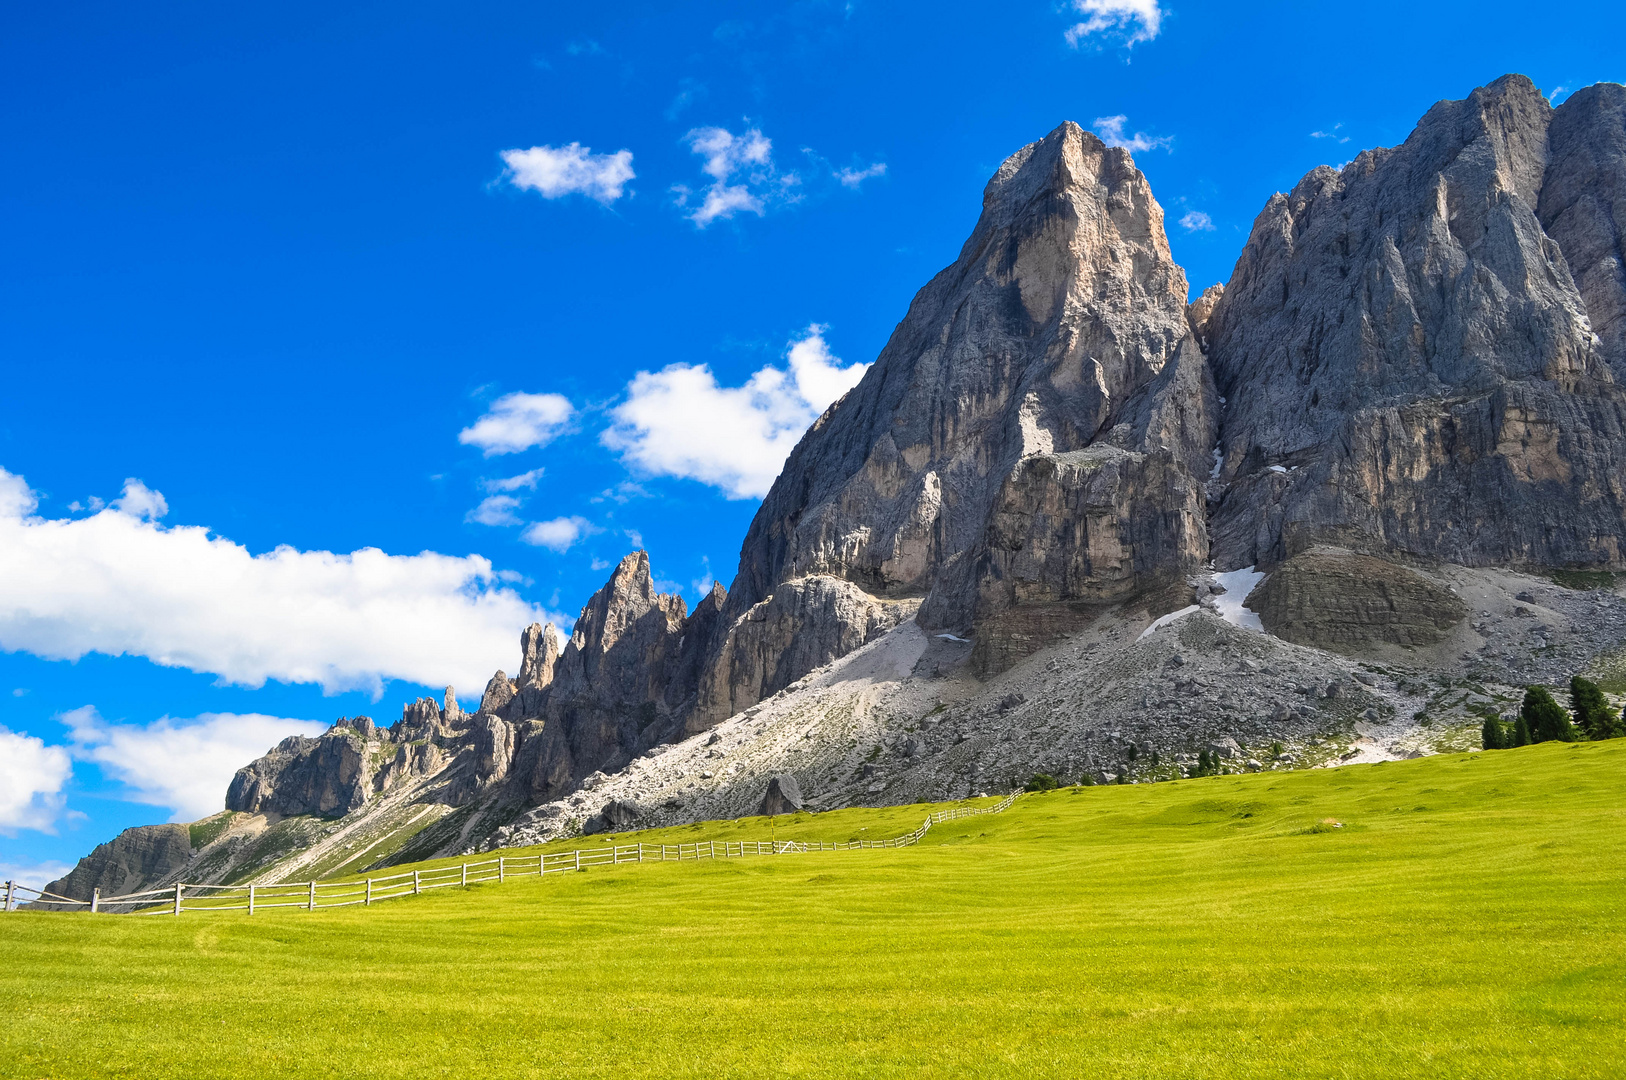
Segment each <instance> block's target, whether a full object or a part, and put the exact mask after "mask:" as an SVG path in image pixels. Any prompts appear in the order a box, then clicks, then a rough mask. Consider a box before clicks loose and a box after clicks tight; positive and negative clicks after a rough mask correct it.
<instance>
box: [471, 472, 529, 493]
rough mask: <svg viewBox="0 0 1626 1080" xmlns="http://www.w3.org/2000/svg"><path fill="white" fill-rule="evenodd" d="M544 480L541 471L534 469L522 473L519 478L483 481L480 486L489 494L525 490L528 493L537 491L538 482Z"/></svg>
mask: <svg viewBox="0 0 1626 1080" xmlns="http://www.w3.org/2000/svg"><path fill="white" fill-rule="evenodd" d="M540 479H542V470H541V469H532V470H531V471H530V472H522V473H520V474H519V475H518V476H506V477H502V478H500V479H496V480H481V481H480V486H481V487H483V488H485V489H486V490H487V491H488V492H491V491H518V490H520V489H521V488H524V489H525V490H527V491H535V490H536V482H537V481H538V480H540Z"/></svg>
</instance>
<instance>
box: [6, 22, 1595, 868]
mask: <svg viewBox="0 0 1626 1080" xmlns="http://www.w3.org/2000/svg"><path fill="white" fill-rule="evenodd" d="M1623 30H1626V16H1623V15H1622V13H1621V11H1620V10H1619V8H1618V7H1617V6H1616V5H1604V4H1597V5H1591V4H1575V5H1567V6H1565V7H1564V8H1563V9H1562V15H1561V16H1554V17H1547V16H1540V17H1538V18H1534V19H1533V18H1532V9H1530V8H1529V7H1528V5H1512V4H1497V3H1474V4H1468V3H1449V4H1432V5H1418V4H1404V5H1401V4H1389V3H1368V4H1363V5H1359V6H1358V7H1355V6H1349V5H1320V4H1304V5H1289V4H1256V5H1220V4H1201V3H1194V2H1180V0H1170V2H1168V3H1163V2H1162V0H1079V2H1078V3H1072V2H1065V3H1058V2H1055V0H1037V2H1032V3H1029V2H1026V0H1009V2H1006V3H1002V4H997V5H994V4H965V3H933V4H926V3H878V2H865V0H854V2H851V3H839V2H832V3H826V2H803V3H783V4H765V3H759V4H723V3H719V4H681V5H680V4H656V3H645V4H628V5H603V4H580V5H574V4H532V5H518V4H457V5H450V4H448V5H422V4H413V3H404V2H395V3H390V4H352V5H344V6H339V5H333V4H311V5H304V4H299V3H292V2H291V3H287V4H282V5H276V6H274V7H264V6H261V7H258V8H253V7H245V6H241V5H225V6H222V5H218V4H200V3H176V4H169V5H157V6H154V5H146V6H136V7H132V6H131V5H126V4H118V5H115V4H75V5H34V6H32V7H28V8H18V9H16V10H15V11H13V12H11V13H10V16H9V18H8V26H7V33H6V35H5V36H4V38H3V39H0V123H3V125H4V126H3V137H0V230H3V232H0V252H3V255H0V365H3V366H0V375H3V384H0V385H3V386H4V389H5V401H6V403H7V407H6V408H5V409H4V411H3V413H0V470H4V476H0V648H3V650H4V651H3V652H0V729H3V730H0V868H10V869H11V870H12V871H13V872H16V873H19V874H22V875H24V876H28V877H31V878H32V879H34V880H38V879H39V877H40V875H42V874H46V873H47V872H48V871H50V870H51V869H52V868H53V864H56V865H60V864H66V863H71V862H72V861H73V860H74V859H75V858H77V857H78V856H79V855H81V854H84V853H85V852H86V851H88V850H89V849H90V848H91V847H92V846H94V845H95V844H96V843H98V842H100V841H103V840H106V839H108V838H110V837H111V836H112V835H113V834H114V833H116V832H117V831H118V830H119V829H122V828H124V827H127V826H129V825H135V824H144V823H151V822H157V821H165V820H171V819H178V820H179V819H190V818H192V817H196V816H199V813H200V812H206V811H207V810H208V809H209V808H210V805H211V804H210V799H211V798H214V799H215V804H214V805H217V804H218V797H219V796H223V794H224V780H223V777H229V774H230V771H231V768H232V767H235V765H238V764H243V763H246V761H247V760H248V759H249V758H250V757H252V756H254V755H255V754H257V753H259V752H262V751H263V750H264V749H265V748H266V747H268V746H269V745H270V743H271V742H273V741H275V739H276V738H278V737H280V736H281V735H282V734H286V733H290V732H293V731H300V730H307V731H308V730H315V729H317V728H318V727H319V726H321V725H325V724H326V723H327V722H329V721H331V720H332V719H333V718H334V717H336V716H339V715H341V714H344V715H350V714H355V713H367V714H369V715H372V716H374V717H375V718H378V719H379V720H381V721H383V722H391V721H393V720H394V719H395V718H396V717H397V716H398V715H399V713H400V707H401V705H402V703H403V702H404V701H406V700H409V699H411V698H413V697H416V696H418V695H419V694H421V693H430V692H433V693H436V694H437V696H438V693H439V688H440V687H442V686H444V685H445V684H446V683H447V682H448V681H451V682H455V683H456V684H457V685H458V687H459V689H460V690H462V691H464V692H466V693H472V692H476V691H477V690H478V688H479V685H480V684H481V683H483V680H484V678H485V677H486V676H488V675H489V674H490V672H491V671H492V670H493V669H495V668H497V667H499V666H500V667H504V668H506V669H508V670H509V671H510V672H512V670H513V668H514V667H515V666H516V665H517V660H518V634H519V631H520V629H521V627H522V626H523V625H524V624H525V623H526V622H528V621H529V620H530V619H531V618H545V617H554V618H555V619H556V620H557V619H562V620H563V621H565V622H568V620H569V617H570V616H572V615H574V613H575V612H576V611H577V610H578V609H579V608H580V606H581V604H582V603H583V602H584V601H585V600H586V598H587V596H588V595H589V594H590V593H591V592H592V590H593V589H594V588H596V587H597V586H598V585H599V584H601V583H602V582H603V580H604V578H605V577H606V575H607V573H608V569H607V567H608V565H609V564H612V563H613V562H614V561H615V560H616V559H618V558H619V557H620V556H621V555H622V554H624V553H625V552H626V551H627V550H629V549H631V548H632V547H634V546H637V545H642V546H645V547H647V548H648V550H649V551H650V554H651V557H652V560H653V564H654V567H655V570H656V573H657V575H658V576H659V577H660V578H662V579H663V580H665V581H667V582H669V583H670V587H671V588H675V589H681V590H682V591H683V592H684V593H685V595H686V596H687V597H688V598H689V600H690V603H691V604H692V603H693V602H694V600H695V599H696V598H697V597H698V595H699V594H700V592H701V591H702V590H703V589H704V588H705V587H706V586H707V585H708V584H709V582H710V580H711V578H712V577H713V576H715V577H718V578H721V579H722V580H723V581H724V582H725V583H726V582H727V581H729V580H730V579H731V578H732V576H733V573H734V569H735V565H736V560H737V557H738V545H739V542H740V539H741V537H742V536H743V534H744V530H745V527H746V525H747V523H748V522H749V520H750V517H751V514H752V513H753V512H754V510H755V507H756V499H757V497H758V496H759V495H760V493H761V491H762V490H763V488H764V486H765V485H766V483H767V482H768V480H769V479H771V477H772V475H773V474H774V473H775V472H776V471H777V468H778V463H779V459H780V458H781V457H782V455H783V453H784V450H785V449H786V448H788V446H789V445H791V444H793V443H794V441H795V438H796V437H797V435H798V433H799V431H800V430H801V428H802V427H803V426H805V424H806V422H807V419H808V417H810V416H812V415H814V414H816V412H817V410H818V409H819V408H821V407H822V406H823V404H825V403H826V402H827V401H828V400H830V399H831V398H833V397H834V396H836V395H838V394H839V393H840V392H841V390H842V389H844V387H845V386H846V385H849V384H850V383H851V381H852V380H853V379H854V378H856V377H857V375H858V374H859V373H860V371H861V370H862V369H861V366H860V365H863V364H866V363H868V362H870V361H871V360H873V359H874V357H875V355H876V353H877V352H878V351H879V350H880V348H881V346H882V345H883V344H884V343H885V341H886V338H887V335H888V334H889V333H890V331H891V329H892V327H893V326H894V325H895V323H896V322H897V320H898V319H899V318H900V317H901V316H902V314H903V312H904V310H905V308H906V306H907V304H908V302H909V299H910V297H911V296H912V295H913V293H914V292H915V290H916V289H918V288H919V287H920V286H921V285H923V284H924V283H925V282H926V281H927V280H928V279H929V278H930V276H931V275H932V274H933V273H935V272H936V271H937V270H939V269H941V268H942V267H943V266H945V265H946V264H948V263H949V262H951V261H952V260H953V259H954V257H955V256H956V254H957V253H958V250H959V246H960V244H961V243H962V242H963V240H964V239H965V237H966V235H967V233H968V232H969V231H970V229H971V227H972V225H973V224H974V222H975V220H976V216H977V212H978V209H979V205H980V194H981V190H982V186H983V184H984V183H985V182H986V180H987V178H988V176H989V174H990V173H991V172H992V171H993V170H994V169H995V168H996V167H997V165H998V164H999V162H1000V161H1001V160H1002V159H1003V158H1004V157H1005V156H1006V155H1008V154H1009V153H1011V152H1012V151H1014V150H1015V149H1017V148H1018V147H1020V146H1021V145H1023V144H1024V143H1027V142H1030V141H1032V140H1034V139H1037V138H1040V137H1042V136H1043V135H1044V134H1045V133H1047V132H1048V131H1050V130H1051V129H1053V128H1054V127H1055V126H1056V125H1057V124H1058V123H1060V122H1061V121H1063V120H1067V119H1071V120H1076V121H1078V122H1079V123H1081V124H1083V125H1084V126H1086V127H1090V128H1093V129H1095V130H1097V131H1099V132H1102V133H1103V134H1106V135H1109V136H1111V137H1113V138H1114V139H1116V140H1118V141H1120V142H1123V143H1125V144H1127V145H1130V146H1131V148H1132V150H1133V152H1134V155H1135V159H1136V161H1137V163H1138V164H1139V165H1140V167H1141V168H1142V169H1143V170H1144V171H1145V172H1146V173H1147V175H1148V176H1149V177H1150V179H1151V182H1152V185H1153V190H1154V192H1155V193H1156V195H1157V197H1158V199H1159V200H1160V201H1161V202H1162V204H1163V206H1164V208H1165V210H1166V212H1167V215H1168V222H1169V231H1170V241H1171V244H1172V245H1173V248H1174V252H1175V256H1176V258H1177V259H1178V260H1179V261H1180V262H1181V263H1182V265H1184V266H1185V267H1186V269H1187V272H1188V274H1189V276H1190V280H1191V284H1192V286H1193V288H1194V290H1200V289H1201V288H1202V287H1204V286H1206V285H1208V284H1210V283H1212V282H1214V281H1223V280H1224V279H1225V278H1227V277H1228V276H1229V274H1230V269H1231V266H1232V264H1233V263H1234V262H1235V259H1236V256H1237V254H1238V252H1239V250H1240V248H1241V245H1242V242H1243V240H1244V239H1245V237H1246V235H1247V230H1248V228H1249V226H1250V224H1251V222H1252V220H1253V217H1254V216H1255V214H1257V213H1258V211H1259V210H1260V208H1261V207H1262V206H1263V204H1264V202H1265V200H1266V199H1267V198H1268V197H1269V196H1270V194H1271V193H1272V192H1275V191H1278V190H1283V189H1286V188H1288V187H1291V186H1292V184H1293V183H1294V182H1296V180H1297V179H1298V178H1299V177H1300V176H1301V175H1302V174H1303V173H1304V172H1306V171H1307V170H1309V169H1310V168H1312V167H1314V166H1316V165H1318V164H1334V165H1336V164H1340V163H1342V162H1343V161H1345V160H1347V159H1348V158H1350V157H1352V156H1353V155H1354V153H1355V152H1356V151H1357V150H1359V149H1362V148H1365V147H1368V146H1374V145H1392V144H1394V143H1396V142H1399V141H1400V140H1402V139H1403V138H1404V137H1405V136H1406V134H1407V132H1408V131H1409V130H1410V129H1411V127H1412V125H1413V124H1414V123H1415V121H1416V120H1417V118H1418V117H1419V116H1420V115H1421V114H1422V113H1423V112H1424V111H1425V110H1426V109H1427V108H1428V107H1429V105H1430V104H1432V103H1433V102H1434V101H1436V100H1439V99H1441V98H1446V97H1462V96H1464V95H1465V94H1466V93H1467V92H1468V91H1470V90H1471V89H1473V88H1474V87H1475V86H1478V85H1481V84H1483V83H1485V82H1487V81H1489V80H1491V79H1493V78H1496V77H1497V76H1499V75H1501V74H1504V73H1505V72H1509V71H1519V72H1523V73H1525V74H1527V75H1529V76H1530V77H1531V78H1533V79H1534V80H1535V81H1536V84H1537V85H1538V86H1540V87H1542V88H1543V89H1544V90H1545V91H1547V92H1549V93H1551V94H1553V95H1555V97H1556V98H1557V99H1559V100H1561V99H1562V97H1563V95H1564V94H1565V93H1568V92H1570V91H1573V90H1574V89H1575V88H1577V87H1580V86H1584V85H1587V84H1588V83H1592V82H1597V81H1600V80H1612V81H1621V80H1626V52H1622V50H1621V49H1620V46H1619V43H1620V41H1621V40H1622V31H1623ZM279 548H280V549H282V550H281V551H280V552H278V549H279ZM362 549H376V551H374V552H373V553H371V554H362V555H357V556H354V557H352V556H351V554H350V553H352V552H357V551H360V550H362ZM329 553H337V554H329ZM216 788H218V789H219V795H217V796H211V795H210V794H209V793H210V792H211V791H214V790H215V789H216ZM4 872H5V871H4V870H3V869H0V873H4Z"/></svg>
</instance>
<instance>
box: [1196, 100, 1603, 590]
mask: <svg viewBox="0 0 1626 1080" xmlns="http://www.w3.org/2000/svg"><path fill="white" fill-rule="evenodd" d="M1616 96H1618V95H1614V94H1612V93H1609V94H1605V93H1602V92H1600V93H1598V94H1594V95H1592V96H1590V97H1589V98H1588V99H1583V102H1582V105H1581V106H1579V107H1577V108H1576V109H1574V110H1570V108H1569V106H1568V103H1566V104H1565V105H1564V106H1561V107H1560V109H1559V110H1558V113H1559V115H1561V116H1562V117H1563V118H1564V119H1563V121H1562V122H1559V121H1555V120H1554V112H1553V110H1552V109H1551V108H1550V107H1549V106H1548V104H1547V102H1546V99H1544V98H1543V97H1542V96H1541V94H1540V92H1539V91H1538V90H1536V88H1535V87H1534V86H1533V85H1532V84H1531V83H1530V81H1529V80H1528V79H1526V78H1524V77H1523V76H1516V75H1513V76H1507V77H1505V78H1502V79H1499V80H1497V81H1496V82H1495V83H1492V84H1491V85H1490V86H1488V87H1485V88H1483V89H1480V90H1476V91H1475V92H1474V93H1473V94H1471V95H1470V96H1469V97H1468V99H1467V100H1465V101H1446V102H1441V103H1440V104H1438V105H1436V106H1435V107H1434V108H1433V109H1431V110H1429V112H1428V114H1427V115H1426V116H1424V117H1423V119H1422V121H1421V122H1420V123H1419V124H1418V126H1417V129H1416V131H1414V132H1413V133H1412V135H1411V137H1410V138H1408V139H1407V140H1406V142H1405V143H1404V144H1403V145H1401V146H1399V147H1396V148H1394V149H1380V150H1369V151H1365V152H1363V153H1361V154H1359V155H1358V156H1357V157H1356V158H1355V160H1354V161H1352V162H1351V163H1350V164H1349V165H1347V166H1345V167H1344V169H1343V170H1342V171H1334V170H1332V169H1330V168H1326V167H1322V168H1319V169H1316V170H1314V171H1313V172H1311V173H1310V174H1309V175H1307V176H1306V177H1305V178H1304V179H1303V180H1302V181H1301V182H1300V183H1299V185H1298V186H1297V187H1296V188H1295V189H1294V190H1293V191H1292V192H1291V193H1290V194H1288V195H1277V196H1275V197H1274V198H1272V199H1271V201H1270V203H1269V204H1268V205H1267V206H1266V207H1265V210H1264V211H1263V212H1262V213H1261V214H1260V215H1259V218H1258V220H1257V221H1256V222H1255V223H1254V229H1253V234H1252V236H1251V237H1250V238H1249V240H1248V244H1247V247H1246V248H1245V250H1244V251H1243V253H1242V256H1241V258H1240V259H1239V260H1238V262H1237V266H1236V271H1235V273H1234V275H1233V276H1232V279H1231V281H1230V283H1229V284H1228V285H1227V286H1226V288H1225V292H1224V296H1223V297H1222V298H1221V299H1220V300H1219V302H1218V303H1217V304H1216V305H1215V308H1214V311H1213V314H1212V316H1211V317H1210V318H1209V320H1208V322H1207V324H1206V325H1207V329H1208V332H1209V339H1210V340H1209V360H1210V362H1211V363H1212V364H1213V366H1214V370H1215V373H1216V377H1217V378H1218V380H1219V386H1220V390H1221V392H1222V393H1223V394H1224V395H1225V396H1226V397H1227V398H1228V404H1227V406H1226V408H1225V416H1224V423H1223V439H1222V447H1223V452H1224V463H1223V470H1222V472H1221V474H1220V479H1221V480H1222V481H1223V484H1224V488H1223V490H1222V491H1220V492H1218V493H1217V495H1218V497H1219V506H1218V509H1217V510H1216V512H1215V514H1214V518H1213V521H1212V524H1211V530H1212V533H1213V542H1214V558H1215V560H1216V563H1217V564H1218V565H1219V566H1220V568H1221V569H1231V568H1235V567H1241V566H1248V565H1250V564H1255V563H1259V564H1266V565H1269V564H1274V563H1276V562H1280V561H1282V560H1284V559H1287V558H1289V557H1291V556H1293V555H1295V554H1297V553H1298V552H1301V551H1305V550H1307V549H1309V548H1310V547H1312V546H1313V545H1316V544H1332V545H1337V546H1341V547H1345V548H1350V549H1353V550H1357V551H1366V552H1371V553H1376V554H1381V553H1384V552H1390V551H1398V552H1404V553H1407V554H1409V555H1411V556H1416V557H1422V558H1425V559H1435V560H1440V561H1447V562H1455V563H1459V564H1463V565H1502V566H1598V567H1619V566H1626V547H1623V538H1626V395H1623V393H1622V390H1621V388H1620V387H1619V386H1617V385H1616V384H1615V382H1614V378H1613V375H1612V373H1611V370H1610V364H1609V362H1608V359H1607V357H1606V350H1605V347H1604V345H1603V344H1602V342H1601V340H1600V339H1599V338H1598V337H1597V336H1595V335H1594V333H1593V328H1592V325H1591V323H1590V321H1589V319H1588V315H1587V308H1586V305H1585V303H1584V302H1583V299H1582V296H1581V293H1580V291H1579V290H1578V289H1577V287H1576V283H1575V280H1574V278H1573V277H1572V274H1571V270H1570V265H1569V263H1568V262H1567V261H1566V258H1565V255H1564V252H1563V251H1561V250H1560V244H1558V243H1555V242H1554V240H1553V239H1552V237H1550V236H1549V235H1548V234H1547V233H1546V232H1545V231H1544V229H1543V226H1542V221H1541V219H1540V218H1539V217H1538V214H1537V207H1538V205H1540V204H1541V201H1542V198H1543V192H1544V190H1545V187H1546V184H1547V183H1548V181H1549V178H1551V179H1552V182H1554V183H1555V184H1557V185H1558V187H1557V188H1555V191H1557V190H1559V189H1562V188H1564V187H1565V185H1566V184H1569V183H1571V180H1570V178H1571V177H1573V176H1578V175H1581V174H1583V173H1585V172H1586V170H1587V169H1588V168H1590V167H1592V166H1590V165H1588V164H1587V163H1588V162H1590V161H1601V160H1605V159H1608V156H1609V154H1610V153H1612V152H1613V147H1614V146H1615V142H1614V141H1613V140H1614V138H1615V135H1616V134H1618V133H1611V131H1612V129H1611V130H1606V129H1609V125H1610V124H1614V123H1617V120H1616V119H1611V118H1610V116H1609V115H1608V113H1607V110H1605V109H1604V108H1603V105H1604V103H1605V101H1604V99H1608V100H1610V101H1612V100H1613V99H1614V98H1615V97H1616ZM1589 110H1590V111H1589ZM1617 116H1618V114H1617ZM1589 117H1591V119H1589ZM1599 117H1602V119H1598V118H1599ZM1572 118H1573V120H1572ZM1555 123H1557V124H1558V125H1559V126H1558V128H1557V130H1559V131H1562V132H1564V134H1563V136H1562V138H1561V140H1560V144H1561V145H1562V146H1564V147H1569V148H1571V150H1570V151H1569V152H1567V153H1565V154H1564V155H1563V156H1562V157H1561V158H1559V159H1554V158H1553V156H1552V153H1551V148H1550V140H1549V125H1551V124H1555ZM1594 136H1595V137H1594ZM1549 203H1550V213H1549V217H1550V218H1551V220H1552V221H1553V223H1554V227H1555V228H1557V229H1559V231H1560V232H1564V231H1566V230H1568V231H1569V232H1570V233H1572V234H1575V235H1585V236H1587V237H1589V238H1591V239H1593V240H1595V241H1597V243H1596V245H1595V247H1596V255H1595V257H1594V258H1592V260H1591V265H1592V266H1593V267H1594V268H1595V269H1596V270H1597V273H1596V274H1595V275H1594V277H1595V278H1596V279H1597V280H1598V282H1599V284H1597V285H1596V286H1594V287H1592V291H1593V292H1594V293H1596V294H1597V295H1600V296H1605V297H1607V296H1609V295H1612V294H1610V293H1609V289H1610V286H1609V284H1608V280H1607V278H1608V273H1609V268H1608V261H1609V256H1607V255H1606V254H1605V253H1604V251H1603V249H1604V248H1606V247H1607V246H1608V239H1607V237H1606V235H1605V234H1606V233H1608V230H1609V229H1612V228H1614V225H1613V221H1614V218H1613V217H1612V211H1611V212H1609V213H1605V212H1603V211H1602V210H1601V209H1600V207H1601V205H1602V204H1601V203H1599V204H1598V205H1597V206H1594V205H1592V204H1590V203H1589V204H1587V205H1586V206H1583V205H1582V202H1581V200H1580V199H1579V197H1575V198H1570V199H1561V198H1560V197H1559V196H1557V195H1556V194H1555V195H1553V196H1552V197H1551V199H1550V200H1549ZM1561 204H1562V205H1561ZM1610 235H1614V236H1615V242H1616V243H1617V245H1618V231H1617V232H1616V233H1614V234H1610ZM1572 242H1573V241H1572Z"/></svg>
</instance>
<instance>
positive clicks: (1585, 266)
mask: <svg viewBox="0 0 1626 1080" xmlns="http://www.w3.org/2000/svg"><path fill="white" fill-rule="evenodd" d="M1547 138H1548V164H1547V172H1546V175H1545V176H1544V177H1543V179H1542V184H1541V198H1540V201H1539V203H1538V205H1537V207H1536V214H1537V216H1538V217H1539V218H1540V219H1541V225H1542V228H1544V229H1545V230H1546V231H1547V235H1548V236H1550V237H1552V238H1553V239H1554V240H1556V241H1558V246H1559V247H1560V248H1562V249H1563V252H1564V261H1565V262H1566V263H1568V264H1569V268H1570V275H1571V277H1573V278H1574V280H1575V287H1576V288H1577V289H1578V290H1579V291H1580V293H1581V299H1582V300H1583V301H1584V302H1585V303H1586V310H1587V316H1588V318H1589V319H1590V320H1591V322H1592V332H1593V333H1595V334H1597V335H1598V339H1599V340H1598V348H1599V350H1600V351H1601V352H1602V354H1603V356H1604V359H1606V360H1607V361H1608V362H1609V365H1610V367H1611V369H1612V370H1613V372H1614V376H1615V382H1616V383H1620V384H1622V385H1626V242H1623V240H1622V234H1623V233H1626V86H1622V85H1620V84H1619V83H1598V84H1597V85H1595V86H1588V87H1586V88H1584V89H1582V90H1577V91H1576V92H1575V93H1574V94H1572V95H1571V96H1570V97H1569V98H1567V99H1566V100H1565V102H1564V104H1562V105H1560V106H1559V107H1558V108H1557V109H1556V110H1555V111H1554V112H1553V118H1552V124H1551V125H1550V126H1549V128H1548V129H1547Z"/></svg>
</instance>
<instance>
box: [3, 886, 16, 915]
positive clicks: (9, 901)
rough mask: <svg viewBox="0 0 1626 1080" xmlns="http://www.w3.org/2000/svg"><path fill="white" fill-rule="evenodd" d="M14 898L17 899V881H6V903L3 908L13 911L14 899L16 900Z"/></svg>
mask: <svg viewBox="0 0 1626 1080" xmlns="http://www.w3.org/2000/svg"><path fill="white" fill-rule="evenodd" d="M16 899H17V883H16V882H15V881H8V882H6V903H5V910H6V911H14V910H15V901H16Z"/></svg>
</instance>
